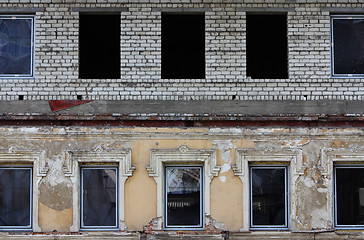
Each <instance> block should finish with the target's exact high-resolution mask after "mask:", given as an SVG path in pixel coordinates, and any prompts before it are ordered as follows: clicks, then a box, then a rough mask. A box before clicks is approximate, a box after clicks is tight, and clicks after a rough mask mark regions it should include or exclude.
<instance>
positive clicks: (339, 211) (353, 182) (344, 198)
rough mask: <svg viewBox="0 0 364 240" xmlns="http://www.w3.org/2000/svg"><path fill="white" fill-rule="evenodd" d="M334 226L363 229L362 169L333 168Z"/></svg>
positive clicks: (363, 196)
mask: <svg viewBox="0 0 364 240" xmlns="http://www.w3.org/2000/svg"><path fill="white" fill-rule="evenodd" d="M335 226H336V227H337V228H364V167H363V166H362V167H355V166H352V167H339V166H337V167H335Z"/></svg>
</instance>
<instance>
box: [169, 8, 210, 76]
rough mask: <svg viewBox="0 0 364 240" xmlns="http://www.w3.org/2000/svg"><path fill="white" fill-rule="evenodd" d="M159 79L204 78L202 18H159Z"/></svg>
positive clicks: (203, 16)
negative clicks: (160, 59) (160, 53)
mask: <svg viewBox="0 0 364 240" xmlns="http://www.w3.org/2000/svg"><path fill="white" fill-rule="evenodd" d="M162 78H163V79H204V78H205V15H204V14H162Z"/></svg>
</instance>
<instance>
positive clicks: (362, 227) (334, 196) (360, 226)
mask: <svg viewBox="0 0 364 240" xmlns="http://www.w3.org/2000/svg"><path fill="white" fill-rule="evenodd" d="M333 167H334V171H333V173H334V176H333V186H334V189H333V203H334V206H333V208H334V209H333V212H334V228H335V229H338V230H341V229H342V230H345V229H346V230H349V229H360V230H362V229H364V224H362V225H339V224H337V202H336V200H337V198H336V196H337V189H336V186H337V184H336V169H338V168H364V165H363V164H360V165H359V164H337V165H334V166H333Z"/></svg>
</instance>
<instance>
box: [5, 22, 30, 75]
mask: <svg viewBox="0 0 364 240" xmlns="http://www.w3.org/2000/svg"><path fill="white" fill-rule="evenodd" d="M32 26H33V19H21V18H16V19H11V18H9V19H0V74H2V75H15V74H19V75H31V74H32V64H31V61H32V57H31V56H32Z"/></svg>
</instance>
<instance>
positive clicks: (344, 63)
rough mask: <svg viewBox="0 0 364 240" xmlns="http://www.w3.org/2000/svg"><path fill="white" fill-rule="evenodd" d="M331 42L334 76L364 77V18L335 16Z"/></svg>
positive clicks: (332, 21)
mask: <svg viewBox="0 0 364 240" xmlns="http://www.w3.org/2000/svg"><path fill="white" fill-rule="evenodd" d="M331 40H332V51H331V57H332V59H331V68H332V69H331V71H332V75H333V76H335V77H340V76H341V77H348V76H354V77H355V76H356V77H363V76H364V16H349V17H348V16H346V17H345V16H333V17H332V18H331Z"/></svg>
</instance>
